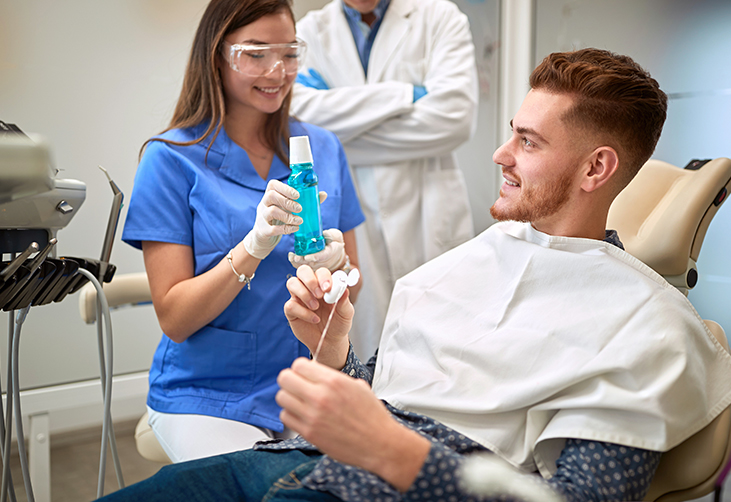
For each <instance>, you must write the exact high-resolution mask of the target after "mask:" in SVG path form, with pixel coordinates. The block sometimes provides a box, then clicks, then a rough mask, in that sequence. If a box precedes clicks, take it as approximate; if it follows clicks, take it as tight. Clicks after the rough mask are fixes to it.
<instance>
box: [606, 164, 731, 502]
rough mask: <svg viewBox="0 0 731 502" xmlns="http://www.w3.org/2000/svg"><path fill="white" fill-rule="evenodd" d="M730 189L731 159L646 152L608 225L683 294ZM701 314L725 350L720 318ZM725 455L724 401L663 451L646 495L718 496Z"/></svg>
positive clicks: (730, 416)
mask: <svg viewBox="0 0 731 502" xmlns="http://www.w3.org/2000/svg"><path fill="white" fill-rule="evenodd" d="M729 190H731V160H730V159H727V158H723V157H722V158H718V159H714V160H709V161H698V160H694V161H691V162H690V163H689V164H688V165H687V166H686V167H685V168H679V167H676V166H673V165H671V164H668V163H666V162H661V161H659V160H650V161H648V162H647V163H646V164H645V165H644V166H643V167H642V169H641V170H640V172H639V173H638V174H637V176H636V177H635V178H634V179H633V180H632V182H631V183H630V184H629V185H628V186H627V187H626V188H625V189H624V190H623V191H622V192H621V193H620V194H619V195H618V196H617V198H616V199H615V200H614V203H613V204H612V206H611V208H610V210H609V216H608V218H607V228H612V229H614V230H616V231H617V233H618V234H619V238H620V240H621V241H622V243H623V244H624V246H625V249H626V250H627V252H628V253H630V254H631V255H633V256H635V257H636V258H638V259H639V260H641V261H642V262H644V263H645V264H647V265H649V266H650V267H652V268H653V269H654V270H655V271H656V272H657V273H659V274H660V275H662V276H663V277H665V279H666V280H667V281H668V282H669V283H670V284H672V285H674V286H675V287H676V288H678V289H679V290H680V291H681V292H682V293H683V294H686V295H687V294H688V291H689V290H690V289H692V288H693V287H694V286H695V285H696V284H697V282H698V268H697V265H696V262H697V260H698V255H699V254H700V250H701V245H702V244H703V239H704V238H705V235H706V231H707V230H708V227H709V225H710V223H711V220H712V219H713V217H714V216H715V215H716V213H717V212H718V209H719V208H720V207H721V204H723V202H724V201H725V200H726V198H727V196H728V192H729ZM705 322H706V325H707V326H708V328H709V329H710V331H711V333H713V335H714V336H715V337H716V339H718V341H719V342H720V343H721V345H723V346H724V347H725V348H726V350H728V349H729V345H728V341H727V339H726V336H725V334H724V332H723V329H722V328H721V326H719V325H718V324H717V323H715V322H713V321H708V320H706V321H705ZM729 378H731V375H729ZM730 455H731V409H728V408H727V409H726V410H725V411H724V412H723V413H721V415H719V416H718V417H717V418H716V419H715V420H713V421H712V422H711V423H710V424H709V425H707V426H706V427H705V428H704V429H702V430H701V431H700V432H698V433H697V434H695V435H694V436H692V437H690V438H688V439H687V440H686V441H684V442H683V443H681V444H680V445H678V446H676V447H675V448H673V449H672V450H670V451H669V452H666V453H664V454H663V456H662V459H661V461H660V465H659V467H658V470H657V473H656V474H655V477H654V478H653V481H652V484H651V485H650V490H649V492H648V493H647V496H646V497H645V500H648V501H649V500H652V501H658V502H660V501H662V502H675V501H683V500H692V499H695V498H699V497H702V496H704V495H707V494H709V493H711V492H715V500H716V502H720V500H721V490H722V487H723V481H724V480H725V477H726V475H727V474H728V470H727V465H728V464H729V456H730Z"/></svg>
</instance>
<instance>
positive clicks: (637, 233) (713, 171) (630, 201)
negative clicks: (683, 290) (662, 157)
mask: <svg viewBox="0 0 731 502" xmlns="http://www.w3.org/2000/svg"><path fill="white" fill-rule="evenodd" d="M724 187H725V188H726V190H729V189H730V188H731V160H729V159H727V158H723V157H721V158H718V159H715V160H712V161H710V162H708V163H707V164H705V165H704V166H703V167H701V168H700V169H698V170H689V169H681V168H679V167H676V166H673V165H671V164H668V163H666V162H662V161H659V160H650V161H648V162H647V163H646V164H645V165H644V166H643V167H642V169H640V172H639V173H638V174H637V176H636V177H635V178H634V179H633V180H632V182H630V184H629V185H628V186H627V187H626V188H625V189H624V190H623V191H622V192H621V193H620V194H619V195H618V196H617V198H616V199H615V200H614V203H613V204H612V206H611V208H610V210H609V217H608V219H607V228H610V229H614V230H616V231H617V233H618V234H619V238H620V240H621V241H622V243H623V244H624V246H625V249H626V250H627V252H628V253H630V254H632V255H633V256H635V257H637V258H638V259H639V260H640V261H642V262H644V263H645V264H647V265H649V266H650V267H652V268H653V269H654V270H655V271H656V272H657V273H659V274H660V275H663V276H677V275H681V274H685V273H686V271H687V270H688V260H689V259H691V260H693V262H695V261H696V260H697V259H698V254H699V253H700V248H701V244H702V243H703V239H704V237H705V234H706V230H707V229H708V225H709V224H710V222H711V220H712V219H713V216H714V215H715V214H716V212H717V211H718V208H719V206H720V202H719V203H718V205H715V204H714V200H715V199H716V197H717V196H718V195H719V192H720V191H721V190H723V189H724Z"/></svg>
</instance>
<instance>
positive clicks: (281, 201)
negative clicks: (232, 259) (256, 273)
mask: <svg viewBox="0 0 731 502" xmlns="http://www.w3.org/2000/svg"><path fill="white" fill-rule="evenodd" d="M298 198H299V192H297V190H295V189H294V188H292V187H290V186H289V185H286V184H284V183H282V182H281V181H278V180H271V181H270V182H269V183H268V184H267V188H266V191H265V192H264V196H263V197H262V198H261V201H260V202H259V205H258V206H256V220H255V221H254V228H252V229H251V231H250V232H249V233H248V234H246V237H244V248H246V252H247V253H249V254H250V255H251V256H253V257H254V258H258V259H260V260H263V259H264V258H266V257H267V255H268V254H269V253H271V251H272V250H273V249H274V247H275V246H276V245H277V244H278V243H279V241H280V239H281V238H282V235H284V234H291V233H294V232H296V231H297V230H298V229H299V225H301V224H302V218H300V217H299V216H296V215H294V214H292V213H298V212H300V211H302V206H300V204H299V203H297V202H295V200H296V199H298Z"/></svg>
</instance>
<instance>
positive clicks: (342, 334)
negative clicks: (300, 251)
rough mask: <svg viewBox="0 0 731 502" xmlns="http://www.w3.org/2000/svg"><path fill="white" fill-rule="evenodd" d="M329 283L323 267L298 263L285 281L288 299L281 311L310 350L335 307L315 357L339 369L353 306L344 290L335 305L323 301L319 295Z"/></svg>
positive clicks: (346, 348) (345, 354)
mask: <svg viewBox="0 0 731 502" xmlns="http://www.w3.org/2000/svg"><path fill="white" fill-rule="evenodd" d="M331 287H332V275H331V274H330V271H329V270H328V269H327V268H319V269H317V270H312V269H311V268H310V267H309V266H308V265H302V266H300V267H299V268H298V269H297V277H292V278H290V279H289V280H288V281H287V289H288V290H289V294H290V299H289V300H287V303H285V304H284V315H285V316H286V317H287V320H288V321H289V325H290V327H291V328H292V331H293V332H294V334H295V336H296V337H297V338H298V339H299V340H300V341H301V342H302V343H304V344H305V345H306V346H307V348H308V349H310V352H312V353H313V354H314V353H315V350H316V349H317V344H318V343H319V341H320V335H321V334H322V331H323V330H324V329H325V324H327V318H328V317H329V316H330V312H331V310H332V309H333V308H334V309H336V310H335V313H334V314H333V318H332V321H330V327H329V328H328V332H327V335H326V336H325V340H324V341H323V345H322V349H321V350H320V355H319V357H318V360H319V361H320V362H322V363H323V364H326V365H328V366H330V367H332V368H335V369H340V368H342V367H343V366H344V365H345V361H346V360H347V359H348V351H349V349H350V340H349V339H348V332H349V331H350V326H351V325H352V323H353V314H355V309H354V308H353V304H352V303H350V300H349V299H348V298H349V293H348V291H347V290H346V292H345V294H343V296H342V298H340V300H339V301H338V302H337V303H336V304H335V305H328V304H327V303H325V301H324V300H323V299H322V298H323V296H324V294H325V293H326V292H327V291H330V288H331Z"/></svg>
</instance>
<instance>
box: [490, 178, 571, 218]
mask: <svg viewBox="0 0 731 502" xmlns="http://www.w3.org/2000/svg"><path fill="white" fill-rule="evenodd" d="M573 174H574V173H573V172H571V171H570V170H567V171H565V173H564V174H562V175H561V177H559V178H557V179H555V180H552V181H550V182H548V183H546V184H544V185H541V186H538V187H530V188H526V189H523V190H522V191H521V193H520V197H519V198H518V200H517V201H516V202H513V203H512V204H511V205H510V206H509V207H505V208H497V202H495V204H493V206H492V207H491V208H490V215H491V216H492V217H493V218H494V219H496V220H497V221H506V220H512V221H525V222H533V221H538V220H542V219H544V218H548V217H549V216H553V215H554V214H556V213H557V212H558V211H559V209H561V208H562V207H563V206H564V204H566V202H567V201H568V200H569V192H570V190H571V178H572V177H573ZM521 188H522V187H521ZM502 195H503V193H502V189H501V190H500V196H501V197H502ZM498 200H499V199H498Z"/></svg>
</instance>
